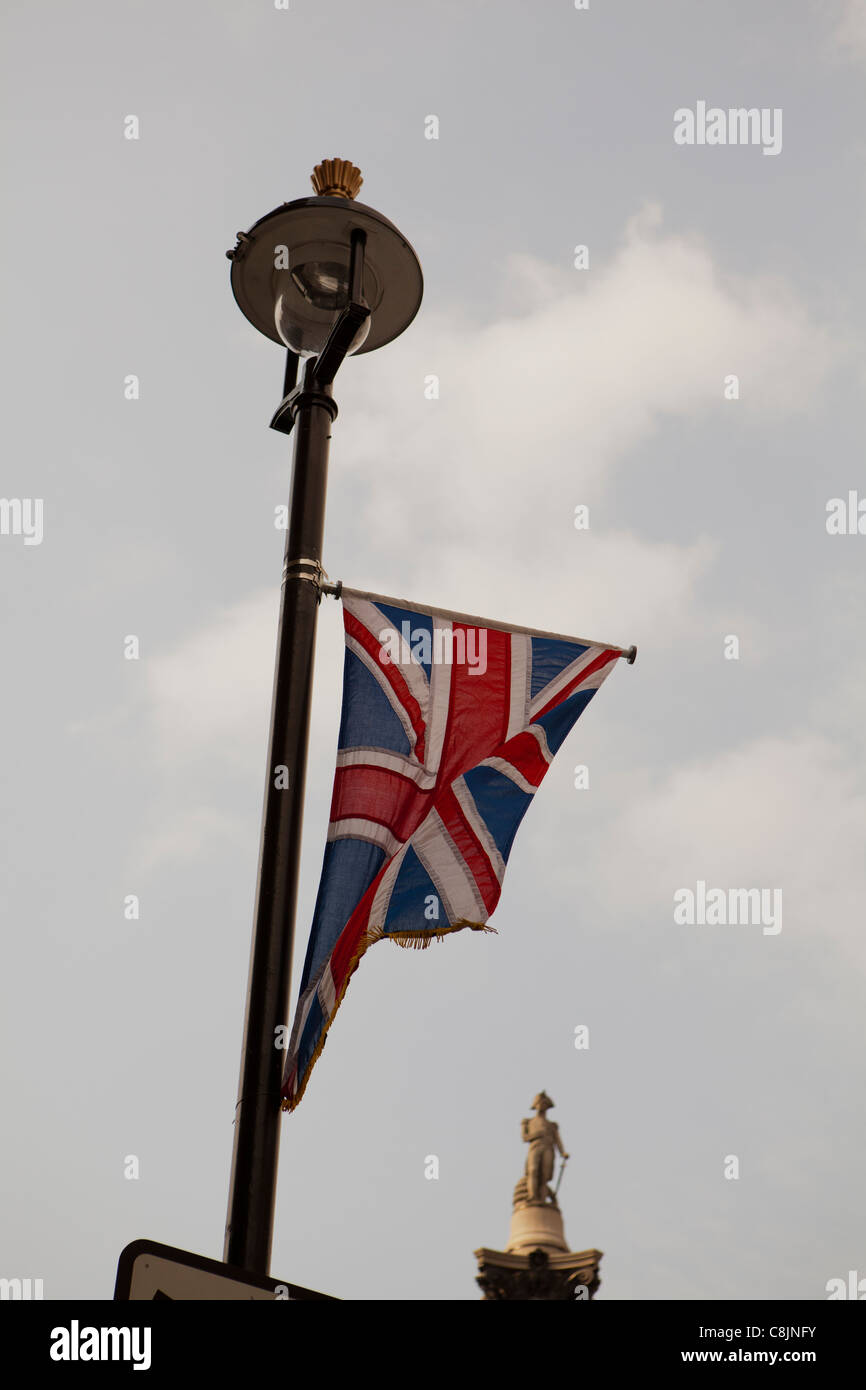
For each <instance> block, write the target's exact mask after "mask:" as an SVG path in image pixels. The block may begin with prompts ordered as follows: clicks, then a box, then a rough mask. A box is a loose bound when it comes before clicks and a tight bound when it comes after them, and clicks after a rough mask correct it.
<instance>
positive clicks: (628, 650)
mask: <svg viewBox="0 0 866 1390" xmlns="http://www.w3.org/2000/svg"><path fill="white" fill-rule="evenodd" d="M319 588H320V590H321V592H322V593H323V594H330V595H331V596H332V597H333V598H341V597H342V596H343V595H344V594H345V595H346V597H349V598H360V599H364V600H366V602H367V603H387V604H388V606H389V607H390V608H406V609H408V610H409V612H410V613H424V614H429V615H431V616H433V617H437V618H447V619H448V620H449V622H457V623H465V624H466V625H467V627H489V628H493V629H494V630H495V631H497V632H523V633H526V635H527V636H528V637H552V638H553V639H554V641H557V642H577V643H579V644H580V645H581V646H584V647H606V648H607V649H608V651H614V652H619V653H620V655H621V656H624V657H625V659H626V661H627V662H628V665H629V666H633V665H634V662H635V658H636V656H637V647H635V646H631V647H618V646H616V644H615V643H614V642H596V641H593V640H592V639H591V638H589V637H571V636H569V635H568V634H566V633H564V632H544V631H542V629H541V628H537V627H520V626H519V625H517V624H516V623H500V622H496V621H494V620H493V619H492V618H477V617H473V616H471V615H470V614H468V613H452V612H450V611H449V609H447V608H431V607H430V605H429V604H424V603H411V602H410V601H409V599H405V598H389V597H388V595H387V594H371V593H368V592H367V591H366V590H363V589H347V588H346V587H345V585H344V584H343V581H342V579H338V580H337V582H336V584H324V583H322V584H320V585H319Z"/></svg>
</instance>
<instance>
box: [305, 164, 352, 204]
mask: <svg viewBox="0 0 866 1390" xmlns="http://www.w3.org/2000/svg"><path fill="white" fill-rule="evenodd" d="M310 182H311V183H312V185H313V189H314V191H315V192H316V193H317V194H318V195H319V197H320V198H356V197H357V196H358V190H359V189H360V187H361V184H362V183H363V182H364V180H363V178H362V176H361V170H360V169H356V168H355V165H354V164H352V162H351V160H348V159H323V160H322V162H321V164H317V165H316V167H315V169H314V170H313V172H312V174H311V175H310Z"/></svg>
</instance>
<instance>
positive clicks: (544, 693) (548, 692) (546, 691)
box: [529, 647, 616, 715]
mask: <svg viewBox="0 0 866 1390" xmlns="http://www.w3.org/2000/svg"><path fill="white" fill-rule="evenodd" d="M606 650H607V649H606V648H605V647H588V648H587V649H586V651H585V652H584V654H583V656H581V657H578V659H577V661H572V662H571V663H570V664H569V665H568V666H566V668H565V670H564V671H560V673H559V675H558V676H556V678H555V679H554V680H552V681H550V682H549V683H548V684H547V685H545V686H544V687H543V688H542V689H541V690H539V692H538V694H537V695H536V697H535V699H534V700H533V701H532V703H531V704H530V706H529V712H530V714H531V715H535V714H537V713H538V711H539V710H540V709H544V706H545V705H547V704H549V703H550V701H551V700H552V699H553V698H554V696H556V695H558V694H559V693H560V691H561V690H564V689H565V687H566V686H567V685H570V684H571V682H572V681H573V680H574V678H575V676H577V675H579V674H580V672H581V671H584V670H585V669H586V667H587V666H591V665H592V663H593V662H594V661H595V659H596V657H597V656H600V655H601V653H602V652H603V651H606ZM609 664H610V665H611V666H614V665H615V664H616V663H615V662H613V661H611V662H610V663H609ZM572 693H573V692H572Z"/></svg>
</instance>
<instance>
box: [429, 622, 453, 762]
mask: <svg viewBox="0 0 866 1390" xmlns="http://www.w3.org/2000/svg"><path fill="white" fill-rule="evenodd" d="M439 628H441V629H443V630H445V631H451V624H450V623H446V622H443V620H442V619H441V618H434V619H433V661H432V662H431V665H430V695H429V702H428V705H427V711H426V717H427V737H426V739H425V743H424V766H425V767H426V768H427V769H428V770H429V771H430V773H431V774H432V778H433V781H434V783H435V780H436V774H437V772H438V771H439V763H440V760H441V758H442V744H443V742H444V739H445V734H446V731H447V727H448V710H449V707H450V704H451V662H450V661H437V660H436V651H437V647H436V631H437V629H439ZM452 640H453V639H452ZM442 646H443V648H444V646H445V642H444V641H443V642H442ZM451 655H452V656H453V652H452V653H451Z"/></svg>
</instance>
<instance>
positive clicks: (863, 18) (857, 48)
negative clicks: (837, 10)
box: [833, 0, 866, 62]
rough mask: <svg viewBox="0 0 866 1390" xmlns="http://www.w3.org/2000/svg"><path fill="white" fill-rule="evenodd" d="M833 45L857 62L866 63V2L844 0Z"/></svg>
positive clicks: (863, 0) (834, 33) (865, 0)
mask: <svg viewBox="0 0 866 1390" xmlns="http://www.w3.org/2000/svg"><path fill="white" fill-rule="evenodd" d="M833 44H834V47H835V48H836V50H837V51H839V52H841V53H843V54H845V55H846V56H847V57H849V58H851V59H853V60H854V61H855V62H863V61H866V0H844V3H843V7H842V13H841V15H840V17H839V20H838V22H837V24H836V27H835V29H834V31H833Z"/></svg>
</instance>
